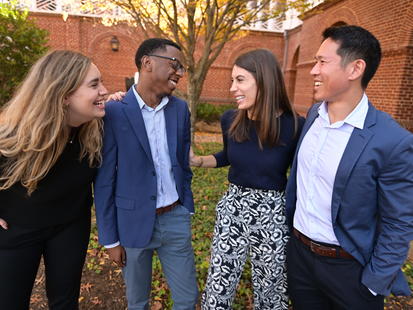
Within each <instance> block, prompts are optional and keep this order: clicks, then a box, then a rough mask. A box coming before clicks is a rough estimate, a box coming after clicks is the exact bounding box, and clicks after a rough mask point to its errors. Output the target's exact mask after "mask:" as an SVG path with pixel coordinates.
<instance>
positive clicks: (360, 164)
mask: <svg viewBox="0 0 413 310" xmlns="http://www.w3.org/2000/svg"><path fill="white" fill-rule="evenodd" d="M319 106H320V104H316V105H314V106H313V107H312V108H311V109H310V110H309V112H308V116H307V120H306V123H305V124H304V127H303V131H302V133H301V137H300V139H299V142H298V146H297V150H296V155H295V158H294V161H293V166H292V168H291V174H290V178H289V181H288V184H287V202H286V208H287V217H288V221H289V226H290V229H292V227H293V217H294V211H295V207H296V200H297V197H296V188H297V183H296V179H297V154H298V150H299V148H300V145H301V142H302V140H303V137H304V136H305V134H306V133H307V131H308V129H309V128H310V127H311V125H312V124H313V122H314V120H315V119H316V117H318V108H319ZM331 220H332V224H333V229H334V233H335V235H336V237H337V239H338V241H339V242H340V245H341V246H342V247H343V248H344V249H345V250H346V251H347V252H349V253H350V254H351V255H353V257H355V258H356V259H357V260H358V261H359V262H360V263H361V264H362V265H363V266H364V269H363V273H362V277H361V282H362V283H363V284H364V285H365V286H367V287H368V288H370V289H372V290H373V291H375V292H376V293H378V294H381V295H385V296H387V295H389V294H390V292H392V293H394V294H396V295H410V289H409V287H408V284H407V281H406V279H405V278H404V275H403V273H402V271H401V270H400V267H401V266H402V264H403V262H404V261H405V259H406V257H407V253H408V249H409V242H410V240H412V239H413V135H412V134H411V133H410V132H408V131H407V130H405V129H403V128H401V127H400V126H399V125H398V124H397V123H396V122H395V121H394V120H393V119H392V118H391V117H390V116H389V115H388V114H386V113H384V112H382V111H379V110H377V109H375V108H374V107H373V106H372V105H371V103H369V109H368V113H367V116H366V120H365V123H364V128H363V129H358V128H354V131H353V133H352V135H351V137H350V140H349V142H348V144H347V147H346V149H345V151H344V153H343V157H342V158H341V161H340V164H339V166H338V170H337V174H336V177H335V181H334V185H333V195H332V200H331Z"/></svg>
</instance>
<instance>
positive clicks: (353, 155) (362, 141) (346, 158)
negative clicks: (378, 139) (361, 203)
mask: <svg viewBox="0 0 413 310" xmlns="http://www.w3.org/2000/svg"><path fill="white" fill-rule="evenodd" d="M376 113H377V110H376V109H375V108H374V107H373V106H372V105H371V103H370V102H369V110H368V112H367V115H366V120H365V122H364V128H363V129H359V128H354V130H353V133H352V134H351V136H350V139H349V141H348V143H347V146H346V148H345V150H344V153H343V156H342V157H341V160H340V164H339V165H338V168H337V173H336V178H335V180H334V187H333V197H332V200H331V201H332V202H331V212H332V221H333V222H335V220H336V218H337V214H338V209H339V206H340V201H341V198H342V196H343V193H344V190H345V188H346V185H347V183H348V179H349V177H350V174H351V172H352V171H353V168H354V166H355V165H356V163H357V161H358V160H359V158H360V155H361V154H362V153H363V151H364V149H365V147H366V146H367V144H368V142H369V141H370V139H371V138H372V137H373V136H374V133H373V132H372V131H371V130H370V128H371V127H372V126H374V125H375V124H376Z"/></svg>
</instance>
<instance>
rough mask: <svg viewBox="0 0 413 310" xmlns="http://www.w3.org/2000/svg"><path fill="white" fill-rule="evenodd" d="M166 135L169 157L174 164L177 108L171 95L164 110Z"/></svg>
mask: <svg viewBox="0 0 413 310" xmlns="http://www.w3.org/2000/svg"><path fill="white" fill-rule="evenodd" d="M164 115H165V126H166V137H167V140H168V141H167V142H168V150H169V157H170V158H171V164H172V165H175V164H176V144H177V141H176V140H177V134H178V124H177V123H178V110H177V108H176V104H175V102H174V99H173V97H169V102H168V104H167V105H166V107H165V110H164Z"/></svg>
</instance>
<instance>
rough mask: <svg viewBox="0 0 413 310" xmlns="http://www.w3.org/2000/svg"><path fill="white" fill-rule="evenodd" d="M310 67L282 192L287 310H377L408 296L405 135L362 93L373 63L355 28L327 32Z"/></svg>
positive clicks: (412, 179)
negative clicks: (389, 298)
mask: <svg viewBox="0 0 413 310" xmlns="http://www.w3.org/2000/svg"><path fill="white" fill-rule="evenodd" d="M323 39H324V40H323V42H322V44H321V46H320V48H319V50H318V52H317V54H316V57H315V58H316V64H315V65H314V67H313V69H312V70H311V74H312V75H313V77H314V95H315V98H316V99H317V100H321V101H322V102H321V103H319V104H316V105H314V106H313V107H312V108H311V109H310V110H309V112H308V115H307V120H306V123H305V125H304V128H303V131H302V134H301V137H300V139H299V142H298V147H297V151H296V156H295V159H294V162H293V166H292V169H291V175H290V179H289V182H288V185H287V204H286V208H287V216H288V219H289V224H290V228H291V231H292V236H291V239H290V242H289V244H288V248H287V263H288V283H289V293H290V296H291V299H292V302H293V307H294V309H295V310H297V309H298V310H300V309H305V310H308V309H311V310H318V309H320V310H321V309H323V310H324V309H351V310H355V309H360V310H368V309H383V306H384V305H383V304H384V296H386V295H388V294H390V293H391V292H392V293H394V294H399V295H409V294H410V289H409V287H408V285H407V282H406V280H405V278H404V276H403V273H402V272H401V270H400V267H401V266H402V264H403V262H404V261H405V259H406V257H407V252H408V247H409V242H410V240H412V239H413V135H412V134H411V133H410V132H408V131H407V130H405V129H403V128H401V127H400V126H399V125H398V124H397V123H396V122H395V121H394V120H393V119H392V118H391V117H390V116H389V115H387V114H386V113H384V112H381V111H379V110H377V109H375V108H374V107H373V105H372V104H371V103H370V102H369V101H368V99H367V96H366V94H365V92H364V91H365V89H366V87H367V84H368V83H369V81H370V79H371V78H372V77H373V75H374V74H375V72H376V70H377V68H378V65H379V63H380V58H381V49H380V44H379V42H378V40H377V39H376V38H375V37H374V36H373V35H372V34H371V33H369V32H368V31H367V30H365V29H363V28H361V27H357V26H342V27H331V28H327V29H326V30H325V31H324V32H323Z"/></svg>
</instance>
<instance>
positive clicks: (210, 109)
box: [196, 102, 235, 123]
mask: <svg viewBox="0 0 413 310" xmlns="http://www.w3.org/2000/svg"><path fill="white" fill-rule="evenodd" d="M231 109H235V105H233V104H211V103H204V102H201V103H198V104H197V105H196V116H197V119H198V120H201V121H205V122H207V123H211V122H215V121H219V119H220V118H221V115H222V114H223V113H224V112H225V111H227V110H231Z"/></svg>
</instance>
